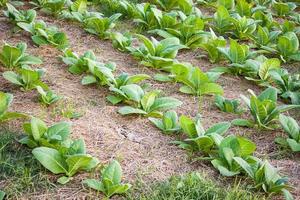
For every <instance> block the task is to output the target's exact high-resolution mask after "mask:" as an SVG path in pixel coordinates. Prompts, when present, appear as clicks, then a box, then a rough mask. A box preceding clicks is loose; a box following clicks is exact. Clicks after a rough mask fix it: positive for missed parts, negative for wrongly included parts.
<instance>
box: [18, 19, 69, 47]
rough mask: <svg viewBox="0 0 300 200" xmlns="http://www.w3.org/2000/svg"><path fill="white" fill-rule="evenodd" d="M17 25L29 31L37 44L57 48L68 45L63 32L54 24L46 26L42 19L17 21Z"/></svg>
mask: <svg viewBox="0 0 300 200" xmlns="http://www.w3.org/2000/svg"><path fill="white" fill-rule="evenodd" d="M17 25H18V26H19V27H20V28H22V29H23V30H25V31H27V32H29V33H31V35H32V36H31V39H32V40H33V42H34V43H35V44H37V45H38V46H41V45H53V46H55V47H57V48H59V49H64V48H66V47H67V46H68V45H69V41H68V38H67V35H66V34H65V33H64V32H60V31H59V30H58V28H57V27H55V26H49V27H48V26H47V24H46V23H45V22H44V21H42V20H38V21H35V22H32V23H24V22H19V23H17Z"/></svg>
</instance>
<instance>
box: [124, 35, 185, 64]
mask: <svg viewBox="0 0 300 200" xmlns="http://www.w3.org/2000/svg"><path fill="white" fill-rule="evenodd" d="M137 37H138V39H139V40H140V41H141V42H142V45H141V46H140V47H139V48H133V47H132V48H130V51H131V53H132V54H133V56H134V57H137V58H139V59H141V60H142V62H141V64H143V65H145V66H148V67H153V68H156V69H161V70H168V67H170V66H171V65H172V64H173V63H174V59H175V57H176V55H177V53H178V50H180V49H183V48H185V46H184V45H181V44H180V41H179V40H178V39H177V38H175V37H172V38H167V39H163V40H161V41H157V40H156V39H155V38H153V37H152V38H151V40H150V39H148V38H147V37H145V36H143V35H137Z"/></svg>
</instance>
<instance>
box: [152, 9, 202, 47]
mask: <svg viewBox="0 0 300 200" xmlns="http://www.w3.org/2000/svg"><path fill="white" fill-rule="evenodd" d="M151 33H156V34H158V35H159V36H161V37H163V38H174V37H176V38H178V39H179V40H180V43H181V44H182V45H185V46H186V47H189V48H191V49H195V48H197V47H199V46H200V45H201V44H202V43H203V41H204V39H205V36H207V35H208V33H207V32H205V31H204V21H203V20H202V19H201V18H200V17H198V16H196V15H190V16H188V17H186V16H184V20H183V21H182V22H181V23H179V24H178V25H176V26H175V27H174V28H165V29H158V30H153V31H151Z"/></svg>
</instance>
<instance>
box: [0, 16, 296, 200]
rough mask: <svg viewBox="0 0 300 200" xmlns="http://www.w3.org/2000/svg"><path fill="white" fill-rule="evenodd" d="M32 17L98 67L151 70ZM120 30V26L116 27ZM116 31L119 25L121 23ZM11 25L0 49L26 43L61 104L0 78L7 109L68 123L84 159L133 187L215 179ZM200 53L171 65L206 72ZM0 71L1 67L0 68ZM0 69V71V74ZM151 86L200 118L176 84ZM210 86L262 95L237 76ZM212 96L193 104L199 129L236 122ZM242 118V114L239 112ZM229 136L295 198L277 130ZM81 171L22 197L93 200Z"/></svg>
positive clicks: (0, 33)
mask: <svg viewBox="0 0 300 200" xmlns="http://www.w3.org/2000/svg"><path fill="white" fill-rule="evenodd" d="M38 15H39V18H40V19H43V20H44V21H46V22H47V23H48V24H53V25H56V26H58V27H59V29H60V30H62V31H64V32H66V33H67V35H68V38H69V40H70V46H71V49H72V50H73V51H74V52H77V53H78V54H79V55H81V54H83V53H84V52H85V51H87V50H93V51H94V52H95V55H96V56H97V59H98V60H99V61H102V62H108V61H113V62H115V63H116V64H117V71H116V74H119V73H121V72H127V73H129V74H137V73H146V74H149V75H151V76H153V75H155V73H157V71H155V70H153V69H149V68H146V67H143V66H141V65H139V63H138V61H136V60H134V59H133V58H132V57H131V56H130V55H128V54H126V53H121V52H119V51H117V50H115V49H114V48H113V47H112V45H111V42H110V41H108V40H107V41H106V40H100V39H99V38H97V37H96V36H93V35H91V34H88V33H86V32H85V31H84V30H83V29H82V28H81V27H80V26H79V24H76V23H72V22H66V21H61V20H55V19H54V18H53V17H50V16H46V15H45V14H43V13H40V12H39V13H38ZM119 26H120V27H121V28H122V24H121V25H119ZM124 27H127V25H126V24H124ZM12 28H13V26H12V25H11V24H10V23H9V22H8V21H7V20H6V19H5V18H4V17H2V18H1V19H0V41H1V42H0V46H2V44H3V43H4V41H6V42H9V43H10V44H17V43H18V42H21V41H23V42H26V43H27V44H28V53H30V54H33V55H36V56H39V57H41V58H42V59H43V64H42V65H41V66H40V67H42V68H44V69H45V70H46V74H45V76H44V78H43V80H44V81H45V82H46V83H47V84H49V86H50V88H51V89H52V90H54V91H55V92H57V93H58V94H60V95H62V96H63V97H64V100H62V101H61V102H59V103H57V104H55V105H52V106H50V107H45V106H41V105H40V104H39V103H38V99H37V96H38V95H37V92H36V91H29V92H22V91H21V90H20V89H19V88H18V87H15V86H14V85H12V84H10V83H8V82H7V81H6V80H5V79H4V78H3V77H2V76H0V90H1V91H5V92H9V93H12V94H13V95H14V101H13V104H12V110H14V111H19V112H24V113H27V114H31V115H34V116H37V117H40V118H42V119H44V120H45V121H46V122H47V123H48V124H49V125H50V124H52V123H54V122H59V121H61V120H65V121H71V122H72V124H73V126H72V127H73V133H72V137H73V138H83V139H84V140H85V143H86V146H87V151H88V153H89V154H91V155H93V156H96V157H98V158H99V160H101V162H103V163H107V162H109V161H110V160H111V159H113V158H116V159H118V160H119V161H120V163H121V166H122V168H123V172H124V180H126V181H129V182H131V183H134V181H135V180H136V179H137V178H139V177H142V179H143V180H144V181H145V182H146V183H152V182H154V181H161V180H165V179H167V178H168V177H170V176H171V175H175V174H183V173H185V172H190V171H204V172H205V173H207V174H212V175H213V176H215V177H216V178H217V177H218V174H217V173H216V171H215V170H214V169H213V168H212V166H211V164H210V163H207V162H195V163H192V162H190V159H189V156H188V155H187V153H186V152H185V151H184V150H181V149H180V148H178V147H177V146H174V145H172V144H170V142H171V141H174V140H176V137H175V136H168V135H163V134H162V133H161V132H160V131H159V130H158V129H157V128H155V127H154V126H153V125H152V124H151V123H150V122H149V120H148V119H147V118H143V117H136V116H130V117H128V116H126V117H122V116H121V115H119V114H118V113H117V110H118V108H119V107H118V106H112V105H111V104H110V103H108V102H107V101H106V100H105V97H106V95H107V94H109V91H108V90H107V89H106V88H104V87H98V86H83V85H81V83H80V81H81V78H82V77H81V76H75V75H72V74H70V73H69V72H68V71H67V66H66V65H65V64H64V63H63V62H62V61H60V60H59V59H58V56H59V55H61V53H60V52H59V51H58V50H56V49H55V48H53V47H50V46H41V47H37V46H35V45H34V44H33V43H32V41H31V39H30V36H29V35H28V34H26V33H25V32H19V33H12ZM201 54H202V52H200V51H199V50H195V51H183V52H180V53H179V56H178V58H177V59H178V60H180V61H186V62H191V63H192V64H194V65H195V66H199V67H200V68H201V69H202V70H204V71H207V70H209V69H211V68H213V67H215V66H217V65H212V64H210V63H209V62H208V61H207V60H206V59H205V58H201V59H199V58H197V56H198V55H201ZM0 69H1V67H0ZM3 70H4V68H2V71H3ZM146 82H147V83H149V84H150V85H151V88H152V89H160V90H162V92H163V94H164V95H166V96H172V97H175V98H178V99H179V100H181V101H182V102H183V105H182V106H181V107H180V108H178V109H177V112H178V113H179V114H185V115H188V116H192V117H194V116H196V115H197V113H200V109H199V103H198V101H197V99H196V98H195V97H193V96H188V95H185V94H182V93H180V92H179V91H178V89H179V85H177V84H174V83H159V82H156V81H153V80H150V81H146ZM218 82H219V83H220V84H221V85H222V86H223V88H224V91H225V94H224V96H225V97H227V98H239V96H240V94H244V95H247V90H248V89H252V90H254V91H255V92H256V93H259V92H260V91H262V88H259V87H258V86H256V85H255V84H253V83H251V82H249V81H247V80H245V79H243V78H242V77H236V76H230V75H223V76H221V77H220V79H219V80H218ZM213 102H214V101H213V97H204V100H203V102H202V105H201V106H200V107H201V115H202V122H203V124H204V126H205V127H209V126H210V125H212V124H214V123H217V122H222V121H230V120H232V119H235V118H239V116H237V115H232V114H226V113H222V112H220V111H218V110H217V108H216V107H215V106H214V103H213ZM68 109H69V110H75V111H76V112H79V113H81V114H82V116H81V117H79V118H78V119H72V120H70V119H67V118H64V117H63V116H62V115H61V114H60V111H62V110H68ZM292 116H293V117H296V119H297V120H298V121H299V119H300V116H299V114H298V116H297V113H296V112H295V113H294V114H293V115H292ZM245 117H246V115H245ZM9 125H10V128H11V129H13V130H16V129H17V130H20V131H22V129H21V128H20V127H21V122H12V123H11V124H9ZM229 133H230V134H238V135H245V136H247V137H250V138H251V139H252V140H253V141H254V142H255V143H256V144H257V156H259V157H260V158H268V159H269V160H270V161H271V163H272V164H273V165H274V166H276V167H278V168H280V169H282V172H283V174H284V175H286V176H288V177H289V178H290V183H291V184H292V185H293V186H294V187H295V188H296V189H295V190H294V191H293V192H292V193H293V194H294V195H295V197H296V199H297V198H298V199H300V156H299V155H298V156H297V155H291V154H289V153H285V154H283V155H277V154H276V153H278V152H280V151H279V149H278V147H277V146H276V144H274V139H275V138H276V137H277V136H280V135H283V133H282V132H281V131H280V130H275V131H268V132H267V131H257V130H253V129H245V128H237V127H232V128H231V129H230V131H229ZM87 176H88V174H80V175H78V176H76V177H75V178H74V180H73V181H72V182H71V183H70V184H67V185H66V186H58V187H56V188H55V189H54V190H52V191H48V192H43V191H42V192H39V193H34V194H24V197H22V198H24V199H85V198H88V197H90V198H92V199H95V198H96V197H95V196H94V195H95V194H94V193H91V192H89V191H87V190H84V189H83V188H82V185H81V180H82V179H84V178H85V177H87Z"/></svg>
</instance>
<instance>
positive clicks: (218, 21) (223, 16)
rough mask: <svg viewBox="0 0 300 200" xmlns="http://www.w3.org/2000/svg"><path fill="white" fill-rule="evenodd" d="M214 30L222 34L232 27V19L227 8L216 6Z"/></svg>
mask: <svg viewBox="0 0 300 200" xmlns="http://www.w3.org/2000/svg"><path fill="white" fill-rule="evenodd" d="M213 22H214V26H213V27H214V30H215V31H216V32H217V33H219V34H220V35H223V34H224V33H226V32H228V31H229V30H231V29H232V20H231V16H230V14H229V12H228V10H227V9H226V8H225V7H224V6H218V8H217V12H216V13H215V14H214V21H213Z"/></svg>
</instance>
